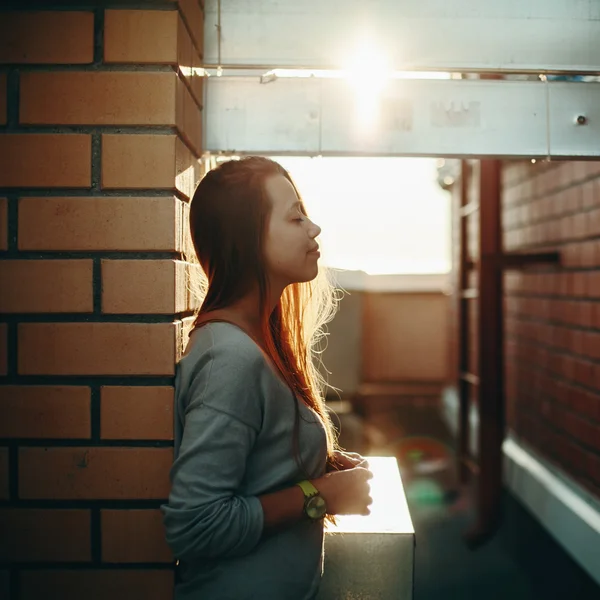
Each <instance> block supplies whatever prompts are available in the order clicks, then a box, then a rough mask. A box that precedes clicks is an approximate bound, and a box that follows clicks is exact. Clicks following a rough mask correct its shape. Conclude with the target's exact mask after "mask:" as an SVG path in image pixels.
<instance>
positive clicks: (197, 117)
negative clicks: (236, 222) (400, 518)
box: [0, 0, 203, 600]
mask: <svg viewBox="0 0 600 600" xmlns="http://www.w3.org/2000/svg"><path fill="white" fill-rule="evenodd" d="M24 4H26V5H27V6H30V5H35V4H36V3H30V2H27V3H24ZM37 4H38V5H43V6H44V10H43V11H40V10H35V9H30V10H25V11H16V10H13V11H6V12H0V257H1V258H2V259H3V260H2V261H1V262H0V290H2V292H1V295H0V321H1V322H0V396H1V398H0V532H1V533H0V598H10V599H11V600H17V599H18V600H21V599H33V598H41V597H44V598H60V599H61V600H80V599H82V598H85V599H86V600H96V599H98V600H115V599H118V598H127V600H138V599H139V600H142V599H143V600H152V599H157V600H159V599H160V600H165V599H168V598H170V597H171V596H172V584H173V573H172V568H171V566H172V560H173V559H172V556H171V555H170V553H169V549H168V548H167V546H166V544H165V543H164V534H163V529H162V521H161V515H160V512H159V510H158V507H159V505H160V504H161V503H162V502H163V501H164V499H165V498H166V496H167V494H168V489H169V481H168V471H169V467H170V464H171V461H172V437H173V428H172V414H173V388H172V383H173V374H174V365H175V362H176V360H177V358H178V356H179V353H180V351H181V346H182V344H183V341H184V336H183V330H184V328H185V324H186V323H187V322H189V319H188V317H189V316H190V315H191V314H192V310H193V306H192V304H193V303H192V301H191V300H190V295H189V294H188V293H187V291H186V286H185V281H184V279H185V271H186V266H187V265H186V263H185V262H183V258H182V257H183V255H182V250H183V245H184V235H183V232H184V230H185V223H186V218H187V202H188V201H189V198H190V195H191V194H192V192H193V189H194V187H195V184H196V183H197V181H198V180H199V178H200V176H201V163H200V161H199V157H200V155H201V151H202V135H201V108H202V101H203V93H202V92H203V85H202V81H203V80H202V76H201V70H200V69H199V67H200V65H201V54H202V45H203V40H202V33H203V12H202V7H201V3H200V2H199V1H198V0H181V1H180V2H173V1H172V2H169V1H166V0H165V1H163V2H156V1H153V2H150V1H148V2H144V1H138V2H137V3H133V4H130V5H129V6H132V5H135V6H138V8H136V9H135V10H132V9H130V8H129V9H127V10H120V9H118V8H115V9H110V8H106V9H105V8H97V6H98V4H104V3H98V2H91V0H90V8H89V10H86V9H85V0H83V2H81V3H80V4H79V5H78V10H76V11H75V10H69V4H70V3H68V2H65V3H64V4H65V6H61V5H60V4H59V3H55V4H53V3H37ZM107 4H110V3H107ZM71 5H72V4H71ZM118 5H119V3H114V6H116V7H118Z"/></svg>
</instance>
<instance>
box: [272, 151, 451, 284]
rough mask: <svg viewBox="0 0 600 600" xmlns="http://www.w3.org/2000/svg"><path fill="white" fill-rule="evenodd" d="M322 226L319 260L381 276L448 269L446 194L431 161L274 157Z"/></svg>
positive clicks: (448, 243) (447, 205) (313, 216)
mask: <svg viewBox="0 0 600 600" xmlns="http://www.w3.org/2000/svg"><path fill="white" fill-rule="evenodd" d="M273 159H274V160H276V161H277V162H279V163H280V164H281V165H283V166H284V167H285V168H286V169H287V170H288V171H289V172H290V174H291V175H292V178H293V179H294V181H295V182H296V184H297V186H298V188H299V191H300V194H301V195H302V197H303V199H304V201H305V204H306V207H307V211H308V213H309V216H310V217H311V218H312V219H313V220H314V221H315V222H316V223H318V224H319V225H320V226H321V228H322V229H323V233H322V234H321V237H320V244H321V248H322V250H323V251H322V256H323V262H324V263H325V264H326V265H328V266H330V267H334V268H338V269H347V270H352V271H364V272H366V273H368V274H371V275H380V274H430V273H431V274H434V273H447V272H448V271H449V270H450V197H449V194H448V192H446V191H444V190H443V189H441V188H440V186H439V185H438V183H437V170H436V160H435V159H431V158H358V157H357V158H355V157H351V158H350V157H349V158H330V157H318V158H309V157H290V156H278V157H273Z"/></svg>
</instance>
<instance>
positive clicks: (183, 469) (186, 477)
mask: <svg viewBox="0 0 600 600" xmlns="http://www.w3.org/2000/svg"><path fill="white" fill-rule="evenodd" d="M257 368H259V367H258V364H257V361H256V359H255V357H252V356H248V355H247V354H244V352H242V351H240V350H239V349H237V348H235V347H233V346H228V347H224V348H223V347H221V348H214V347H213V348H212V349H211V350H210V358H209V360H208V361H206V362H204V364H201V365H200V368H197V369H196V372H195V374H194V375H193V376H192V381H191V384H190V388H189V390H190V391H189V394H188V398H187V399H188V403H187V407H186V409H185V419H184V427H183V435H182V441H181V446H180V449H179V454H178V456H177V458H176V459H175V462H174V463H173V466H172V468H171V473H170V477H171V492H170V495H169V501H168V504H166V505H164V506H163V507H162V511H163V515H164V524H165V530H166V538H167V542H168V544H169V546H170V547H171V549H172V551H173V553H174V555H175V557H176V558H179V559H185V558H192V557H196V558H197V557H204V558H220V557H223V558H225V557H234V556H242V555H244V554H247V553H249V552H250V551H251V550H252V549H253V548H254V547H255V546H256V545H257V544H258V542H259V540H260V538H261V535H262V531H263V522H264V515H263V509H262V505H261V503H260V501H259V499H258V498H257V497H255V496H254V497H243V496H241V495H239V493H238V490H239V487H240V484H241V482H242V480H243V477H244V473H245V470H246V461H247V458H248V455H249V453H250V452H251V450H252V447H253V444H254V442H255V440H256V436H257V434H258V431H259V430H260V425H261V418H262V417H261V413H262V409H261V397H260V384H259V379H260V374H259V372H257Z"/></svg>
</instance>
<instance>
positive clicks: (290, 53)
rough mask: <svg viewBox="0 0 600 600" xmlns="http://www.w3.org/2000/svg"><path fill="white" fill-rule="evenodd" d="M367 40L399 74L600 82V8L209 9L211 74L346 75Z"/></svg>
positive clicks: (297, 4)
mask: <svg viewBox="0 0 600 600" xmlns="http://www.w3.org/2000/svg"><path fill="white" fill-rule="evenodd" d="M219 6H220V17H219ZM219 23H220V26H221V29H220V31H221V36H220V38H219V35H218V27H217V25H218V24H219ZM219 39H220V44H219ZM365 40H367V41H370V42H372V43H373V44H374V45H375V46H376V47H377V48H378V49H379V50H380V52H381V54H382V56H383V58H384V59H385V60H386V61H388V62H389V66H390V67H391V68H392V69H396V70H435V71H459V72H461V71H462V72H466V71H486V72H491V71H501V72H535V73H543V72H579V73H596V74H598V73H600V2H598V1H597V0H589V1H575V0H502V1H498V0H301V1H299V0H220V1H219V0H205V43H204V60H205V63H206V64H209V65H217V64H222V65H224V66H226V65H263V66H265V67H267V68H268V67H309V68H313V69H316V68H324V69H327V68H343V67H344V66H345V65H346V63H347V61H348V58H349V56H351V55H352V54H353V53H354V52H355V50H356V48H357V46H358V45H360V44H361V43H363V41H365Z"/></svg>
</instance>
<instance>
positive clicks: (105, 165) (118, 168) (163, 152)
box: [102, 134, 200, 198]
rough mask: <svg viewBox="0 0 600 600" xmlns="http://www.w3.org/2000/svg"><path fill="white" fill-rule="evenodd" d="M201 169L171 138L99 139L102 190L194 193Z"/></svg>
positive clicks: (176, 140)
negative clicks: (153, 190)
mask: <svg viewBox="0 0 600 600" xmlns="http://www.w3.org/2000/svg"><path fill="white" fill-rule="evenodd" d="M199 170H200V165H199V162H198V160H197V159H196V160H194V157H193V156H192V153H191V152H190V151H189V150H188V149H187V148H186V146H185V145H184V144H183V142H181V140H179V139H178V138H177V136H173V135H146V134H139V135H111V134H106V135H103V136H102V187H103V188H104V189H149V188H157V189H169V190H171V189H172V190H175V189H177V190H178V191H179V192H181V193H182V194H183V195H184V196H186V197H187V198H190V197H191V196H192V194H193V192H194V186H195V183H196V182H197V181H198V173H199Z"/></svg>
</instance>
